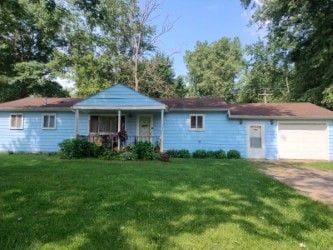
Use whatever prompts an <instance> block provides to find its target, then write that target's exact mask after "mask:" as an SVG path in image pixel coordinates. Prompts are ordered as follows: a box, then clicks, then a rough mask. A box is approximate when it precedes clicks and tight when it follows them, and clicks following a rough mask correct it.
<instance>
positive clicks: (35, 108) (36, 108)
mask: <svg viewBox="0 0 333 250" xmlns="http://www.w3.org/2000/svg"><path fill="white" fill-rule="evenodd" d="M71 110H72V109H71V107H16V108H14V107H0V111H30V112H33V111H71Z"/></svg>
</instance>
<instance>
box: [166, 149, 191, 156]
mask: <svg viewBox="0 0 333 250" xmlns="http://www.w3.org/2000/svg"><path fill="white" fill-rule="evenodd" d="M167 153H168V154H169V156H171V157H174V158H190V157H191V154H190V152H189V151H188V150H187V149H180V150H175V149H172V150H168V151H167Z"/></svg>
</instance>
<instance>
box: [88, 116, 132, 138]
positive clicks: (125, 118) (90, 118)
mask: <svg viewBox="0 0 333 250" xmlns="http://www.w3.org/2000/svg"><path fill="white" fill-rule="evenodd" d="M91 116H115V117H118V114H105V113H104V114H96V113H91V114H89V118H88V134H99V135H103V134H109V133H105V132H102V133H100V132H99V131H97V133H95V132H90V119H91ZM121 116H122V117H123V116H124V117H125V130H126V131H127V114H123V113H122V114H121ZM98 122H99V118H98Z"/></svg>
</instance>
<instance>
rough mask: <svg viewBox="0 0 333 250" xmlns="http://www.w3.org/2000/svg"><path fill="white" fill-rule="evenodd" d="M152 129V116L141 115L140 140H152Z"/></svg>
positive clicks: (139, 124)
mask: <svg viewBox="0 0 333 250" xmlns="http://www.w3.org/2000/svg"><path fill="white" fill-rule="evenodd" d="M152 130H153V124H152V116H151V115H140V116H139V121H138V141H151V139H152V138H151V136H152Z"/></svg>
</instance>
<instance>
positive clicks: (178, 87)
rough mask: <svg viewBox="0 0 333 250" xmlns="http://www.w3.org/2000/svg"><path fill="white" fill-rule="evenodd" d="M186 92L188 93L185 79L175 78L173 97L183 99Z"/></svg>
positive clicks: (181, 77)
mask: <svg viewBox="0 0 333 250" xmlns="http://www.w3.org/2000/svg"><path fill="white" fill-rule="evenodd" d="M188 92H189V91H188V88H187V86H186V83H185V77H183V76H177V77H176V79H175V96H177V97H185V96H186V95H187V94H188Z"/></svg>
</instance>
